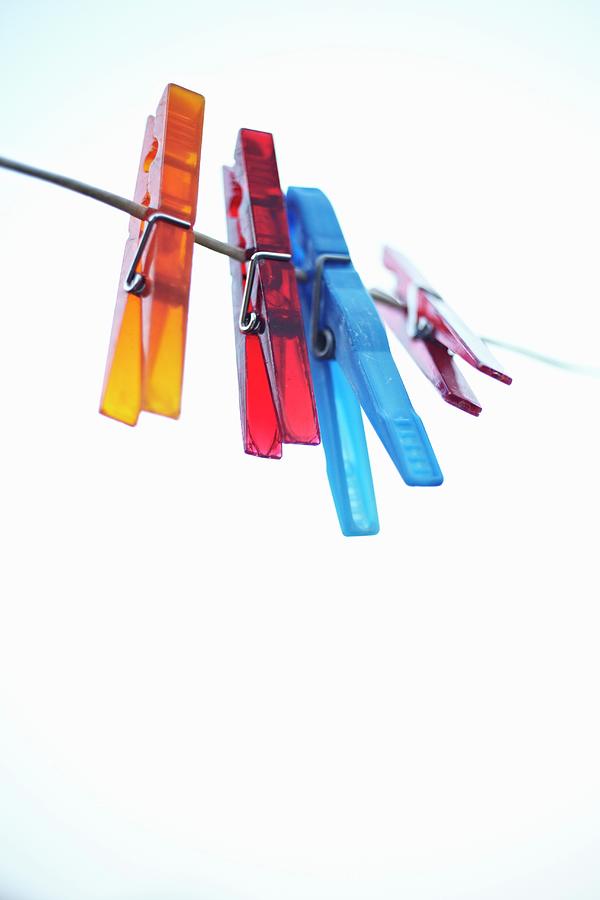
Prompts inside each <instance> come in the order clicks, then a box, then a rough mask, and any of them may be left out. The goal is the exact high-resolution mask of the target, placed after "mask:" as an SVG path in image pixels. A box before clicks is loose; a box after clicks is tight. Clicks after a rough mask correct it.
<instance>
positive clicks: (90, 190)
mask: <svg viewBox="0 0 600 900" xmlns="http://www.w3.org/2000/svg"><path fill="white" fill-rule="evenodd" d="M0 168H2V169H10V170H11V171H12V172H20V173H21V174H22V175H30V176H31V177H32V178H39V179H40V180H41V181H48V182H50V184H57V185H58V186H59V187H63V188H66V189H67V190H68V191H75V193H76V194H83V195H84V197H91V198H92V199H93V200H99V201H100V203H106V204H107V206H112V207H114V208H115V209H120V210H121V211H122V212H126V213H129V215H130V216H133V217H134V218H135V219H141V220H142V221H144V220H145V219H147V218H148V216H149V215H151V214H152V210H149V209H148V208H147V207H146V206H142V204H141V203H135V202H134V201H133V200H127V199H126V198H125V197H120V196H119V195H118V194H113V193H112V192H111V191H105V190H103V189H102V188H97V187H94V186H93V185H91V184H86V183H85V182H83V181H77V180H76V179H75V178H69V177H68V176H67V175H58V174H56V173H55V172H47V171H46V170H45V169H37V168H36V167H35V166H29V165H27V164H26V163H21V162H16V161H15V160H14V159H6V157H4V156H0ZM194 243H195V244H200V246H201V247H206V248H207V250H214V251H215V252H216V253H222V254H223V255H224V256H228V257H229V258H230V259H235V260H237V261H238V262H245V260H246V251H245V250H241V249H240V248H239V247H234V246H233V244H227V243H225V241H219V240H217V239H216V238H213V237H210V236H209V235H207V234H202V232H201V231H194Z"/></svg>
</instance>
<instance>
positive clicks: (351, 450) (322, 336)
mask: <svg viewBox="0 0 600 900" xmlns="http://www.w3.org/2000/svg"><path fill="white" fill-rule="evenodd" d="M287 212H288V221H289V225H290V236H291V239H292V252H293V262H294V265H295V266H296V267H297V268H298V269H300V270H302V271H303V272H304V273H305V277H304V278H302V280H300V279H299V282H298V286H299V289H300V299H301V302H302V309H303V313H304V322H305V327H306V331H307V336H308V343H309V357H310V363H311V369H312V375H313V384H314V390H315V398H316V401H317V412H318V415H319V423H320V426H321V438H322V442H323V447H324V450H325V456H326V459H327V475H328V478H329V485H330V487H331V492H332V494H333V499H334V502H335V506H336V510H337V514H338V519H339V522H340V526H341V529H342V531H343V533H344V534H346V535H362V534H377V532H378V531H379V522H378V519H377V507H376V504H375V492H374V490H373V480H372V477H371V467H370V464H369V455H368V451H367V444H366V439H365V433H364V427H363V422H362V416H361V407H362V408H363V409H364V411H365V412H366V414H367V416H368V418H369V419H370V421H371V424H372V425H373V428H374V429H375V431H376V432H377V434H378V435H379V438H380V439H381V441H382V443H383V445H384V446H385V448H386V450H387V451H388V453H389V455H390V456H391V458H392V460H393V462H394V463H395V465H396V467H397V469H398V471H399V472H400V474H401V475H402V478H403V479H404V481H405V482H406V483H407V484H411V485H437V484H441V483H442V480H443V479H442V473H441V471H440V467H439V465H438V462H437V460H436V458H435V454H434V452H433V449H432V447H431V444H430V443H429V438H428V437H427V433H426V431H425V429H424V427H423V423H422V422H421V420H420V419H419V417H418V416H417V414H416V413H415V411H414V409H413V407H412V404H411V402H410V399H409V397H408V394H407V393H406V388H405V387H404V384H403V383H402V379H401V378H400V375H399V373H398V370H397V369H396V366H395V364H394V361H393V359H392V356H391V353H390V347H389V344H388V340H387V337H386V334H385V330H384V328H383V325H382V324H381V321H380V319H379V316H378V314H377V311H376V309H375V306H374V304H373V301H372V300H371V298H370V296H369V294H368V293H367V291H366V290H365V288H364V286H363V283H362V281H361V280H360V278H359V276H358V273H357V272H356V270H355V269H354V266H353V265H352V261H351V259H350V256H349V253H348V247H347V245H346V241H345V240H344V236H343V234H342V232H341V229H340V226H339V224H338V221H337V219H336V216H335V213H334V211H333V208H332V206H331V204H330V202H329V200H328V199H327V197H326V196H325V194H323V193H322V192H321V191H319V190H317V189H315V188H297V187H291V188H289V189H288V192H287Z"/></svg>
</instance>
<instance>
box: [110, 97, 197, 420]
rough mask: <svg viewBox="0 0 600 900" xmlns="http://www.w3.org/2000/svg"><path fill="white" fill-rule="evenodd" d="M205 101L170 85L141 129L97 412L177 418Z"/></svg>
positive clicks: (119, 416)
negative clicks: (136, 208)
mask: <svg viewBox="0 0 600 900" xmlns="http://www.w3.org/2000/svg"><path fill="white" fill-rule="evenodd" d="M203 119H204V97H202V96H201V95H200V94H196V93H194V92H193V91H188V90H186V89H185V88H182V87H179V86H178V85H175V84H169V85H168V86H167V87H166V88H165V91H164V93H163V96H162V98H161V101H160V103H159V105H158V109H157V111H156V116H150V117H149V118H148V121H147V124H146V133H145V136H144V142H143V146H142V156H141V160H140V166H139V171H138V177H137V183H136V188H135V195H134V199H135V200H136V202H138V203H141V204H142V205H144V206H147V207H148V210H149V213H148V216H147V217H146V219H145V220H144V222H140V221H139V220H138V219H135V218H131V220H130V223H129V238H128V240H127V243H126V245H125V254H124V257H123V266H122V270H121V280H120V286H119V291H118V294H117V304H116V309H115V314H114V319H113V328H112V334H111V338H110V347H109V354H108V361H107V365H106V374H105V379H104V387H103V390H102V400H101V403H100V412H102V413H104V414H105V415H107V416H111V417H112V418H114V419H119V420H120V421H121V422H125V423H127V424H128V425H135V424H136V422H137V419H138V415H139V413H140V410H142V409H144V410H147V411H148V412H154V413H158V414H160V415H163V416H170V417H171V418H174V419H176V418H178V416H179V413H180V409H181V389H182V381H183V363H184V355H185V339H186V329H187V316H188V302H189V293H190V281H191V270H192V255H193V246H194V236H193V224H194V220H195V218H196V204H197V198H198V176H199V170H200V147H201V143H202V125H203Z"/></svg>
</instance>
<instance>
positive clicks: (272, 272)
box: [223, 128, 320, 459]
mask: <svg viewBox="0 0 600 900" xmlns="http://www.w3.org/2000/svg"><path fill="white" fill-rule="evenodd" d="M223 174H224V187H225V204H226V212H227V233H228V238H229V241H230V242H231V243H233V244H235V245H236V246H237V247H241V248H244V249H246V250H247V254H248V259H250V257H251V256H252V255H253V254H254V253H256V252H257V251H258V252H260V253H268V252H271V253H274V254H279V255H280V256H287V259H285V258H280V259H261V260H260V261H259V262H258V263H257V267H256V277H255V278H254V280H253V283H252V291H251V294H250V302H249V305H248V315H251V314H253V313H254V314H255V315H256V316H257V317H258V320H257V321H258V323H259V327H258V328H257V330H256V331H255V332H254V333H251V332H247V333H244V332H242V330H241V329H240V310H241V307H242V298H243V296H244V289H245V287H246V279H247V278H248V277H249V272H250V267H249V265H248V263H246V264H242V263H239V262H236V261H235V260H231V277H232V292H233V313H234V328H235V339H236V355H237V364H238V381H239V393H240V413H241V420H242V435H243V441H244V450H245V451H246V453H250V454H253V455H255V456H264V457H269V458H271V459H277V458H280V457H281V449H282V443H289V444H318V443H319V440H320V438H319V426H318V422H317V413H316V404H315V398H314V394H313V389H312V379H311V374H310V364H309V362H308V353H307V348H306V340H305V337H304V326H303V321H302V312H301V309H300V300H299V297H298V289H297V286H296V277H295V274H294V269H293V266H292V264H291V262H290V260H291V246H290V239H289V232H288V225H287V218H286V213H285V200H284V197H283V194H282V192H281V187H280V184H279V173H278V170H277V160H276V157H275V148H274V144H273V136H272V135H271V134H268V133H266V132H262V131H252V130H250V129H246V128H243V129H241V130H240V132H239V135H238V140H237V145H236V151H235V164H234V166H233V167H231V168H229V167H224V169H223Z"/></svg>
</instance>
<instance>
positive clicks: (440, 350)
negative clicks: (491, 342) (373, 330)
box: [372, 247, 512, 416]
mask: <svg viewBox="0 0 600 900" xmlns="http://www.w3.org/2000/svg"><path fill="white" fill-rule="evenodd" d="M383 262H384V265H385V267H386V268H387V269H389V270H390V272H393V273H394V275H395V276H396V290H395V292H394V296H393V297H390V296H388V295H386V294H384V293H383V292H382V291H374V292H373V293H372V296H373V299H374V300H375V303H376V305H377V309H378V310H379V313H380V315H381V317H382V318H383V320H384V321H385V322H386V323H387V324H388V325H389V327H390V328H391V329H392V331H393V332H394V334H395V335H396V336H397V337H398V338H399V340H400V341H401V343H402V344H403V346H404V347H405V348H406V349H407V350H408V352H409V354H410V355H411V356H412V358H413V359H414V361H415V362H416V363H417V365H418V366H419V368H420V369H421V371H422V372H423V374H424V375H426V376H427V378H428V379H429V380H430V381H431V382H432V384H433V385H434V386H435V387H436V388H437V390H438V391H439V392H440V394H441V395H442V397H443V399H444V400H445V401H446V402H447V403H450V404H452V406H456V407H458V409H462V410H464V411H465V412H468V413H470V414H471V415H473V416H478V415H479V413H480V412H481V405H480V403H479V401H478V400H477V398H476V396H475V394H474V393H473V391H472V390H471V388H470V387H469V385H468V384H467V382H466V380H465V378H464V377H463V375H462V374H461V372H460V371H459V369H458V368H457V366H456V364H455V362H454V360H453V356H454V354H456V355H457V356H460V357H461V359H464V360H465V362H468V363H469V365H471V366H473V367H474V368H475V369H479V371H480V372H483V373H484V374H485V375H490V376H491V377H492V378H496V379H498V381H502V382H503V383H504V384H510V383H511V382H512V378H511V377H510V376H509V375H507V374H506V373H505V372H503V371H502V369H501V367H500V363H499V362H498V361H497V360H496V359H495V357H494V356H493V354H492V353H491V352H490V350H489V348H488V347H487V345H486V344H485V342H484V341H483V340H482V339H481V338H480V337H478V336H477V335H476V334H474V333H473V332H472V331H471V330H470V329H469V328H467V326H466V325H465V324H464V322H463V321H462V320H461V319H460V318H459V316H458V315H457V314H456V313H455V312H454V310H453V309H452V308H451V307H450V306H448V304H447V303H446V302H445V301H444V300H443V299H442V298H441V297H440V295H439V294H438V293H437V292H436V291H435V290H434V289H433V288H432V287H431V285H430V284H429V283H428V281H427V280H426V279H425V278H424V277H423V275H421V273H420V272H419V271H418V270H417V269H416V268H415V266H413V264H412V263H411V262H410V261H409V260H408V259H407V258H406V257H405V256H403V255H402V254H401V253H398V251H396V250H392V249H391V248H390V247H385V248H384V252H383Z"/></svg>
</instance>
